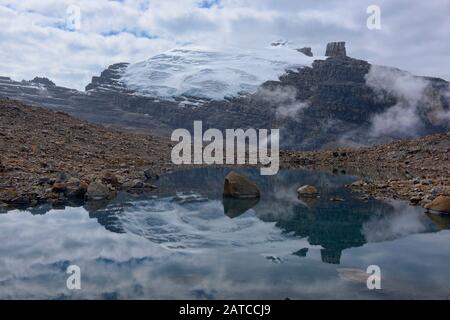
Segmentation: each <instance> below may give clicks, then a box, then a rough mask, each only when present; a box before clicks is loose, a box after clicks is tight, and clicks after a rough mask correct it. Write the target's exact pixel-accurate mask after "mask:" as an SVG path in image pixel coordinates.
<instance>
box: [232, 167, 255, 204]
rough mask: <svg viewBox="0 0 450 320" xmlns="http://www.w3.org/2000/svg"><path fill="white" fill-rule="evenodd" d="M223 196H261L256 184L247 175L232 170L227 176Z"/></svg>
mask: <svg viewBox="0 0 450 320" xmlns="http://www.w3.org/2000/svg"><path fill="white" fill-rule="evenodd" d="M223 196H224V197H232V198H259V197H260V192H259V189H258V187H257V186H256V184H254V183H253V182H251V181H250V180H249V179H248V178H247V177H245V176H243V175H241V174H239V173H236V172H234V171H231V172H230V173H229V174H227V175H226V177H225V182H224V186H223Z"/></svg>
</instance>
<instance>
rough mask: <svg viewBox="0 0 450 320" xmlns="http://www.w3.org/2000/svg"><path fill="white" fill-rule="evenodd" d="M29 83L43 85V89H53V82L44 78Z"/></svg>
mask: <svg viewBox="0 0 450 320" xmlns="http://www.w3.org/2000/svg"><path fill="white" fill-rule="evenodd" d="M30 83H32V84H38V85H43V86H45V87H54V86H55V83H54V82H53V81H51V80H50V79H48V78H45V77H35V78H34V79H33V80H31V81H30Z"/></svg>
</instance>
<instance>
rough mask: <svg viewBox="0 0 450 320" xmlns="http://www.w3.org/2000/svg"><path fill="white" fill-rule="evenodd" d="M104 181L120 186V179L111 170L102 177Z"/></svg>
mask: <svg viewBox="0 0 450 320" xmlns="http://www.w3.org/2000/svg"><path fill="white" fill-rule="evenodd" d="M102 182H103V183H104V184H106V185H108V184H110V185H112V186H113V187H118V186H119V184H120V183H119V179H118V178H117V176H116V175H114V174H112V173H111V172H106V173H105V174H104V175H103V177H102Z"/></svg>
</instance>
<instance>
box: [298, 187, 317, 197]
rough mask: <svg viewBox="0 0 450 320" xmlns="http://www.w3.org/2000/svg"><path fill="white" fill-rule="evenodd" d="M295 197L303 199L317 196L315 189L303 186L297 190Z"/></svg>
mask: <svg viewBox="0 0 450 320" xmlns="http://www.w3.org/2000/svg"><path fill="white" fill-rule="evenodd" d="M297 195H298V196H299V197H305V198H315V197H317V196H318V195H319V192H318V191H317V189H316V187H314V186H310V185H304V186H301V187H300V188H298V189H297Z"/></svg>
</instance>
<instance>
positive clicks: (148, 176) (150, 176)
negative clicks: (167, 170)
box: [144, 169, 159, 181]
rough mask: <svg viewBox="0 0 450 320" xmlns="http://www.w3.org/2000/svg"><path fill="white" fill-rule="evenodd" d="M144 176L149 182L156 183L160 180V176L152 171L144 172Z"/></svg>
mask: <svg viewBox="0 0 450 320" xmlns="http://www.w3.org/2000/svg"><path fill="white" fill-rule="evenodd" d="M144 176H145V178H146V179H147V180H152V181H156V180H158V179H159V175H158V174H156V173H155V172H154V171H153V170H152V169H146V170H144Z"/></svg>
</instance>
